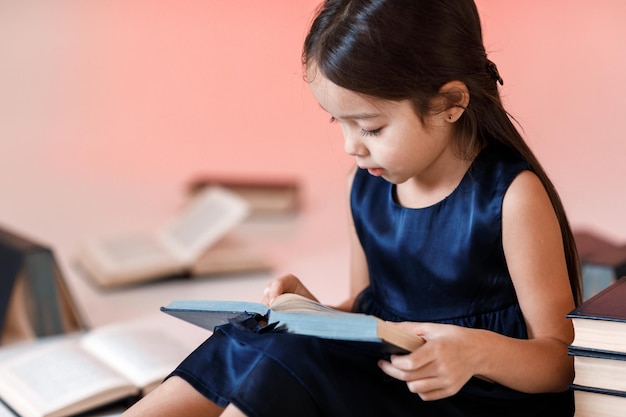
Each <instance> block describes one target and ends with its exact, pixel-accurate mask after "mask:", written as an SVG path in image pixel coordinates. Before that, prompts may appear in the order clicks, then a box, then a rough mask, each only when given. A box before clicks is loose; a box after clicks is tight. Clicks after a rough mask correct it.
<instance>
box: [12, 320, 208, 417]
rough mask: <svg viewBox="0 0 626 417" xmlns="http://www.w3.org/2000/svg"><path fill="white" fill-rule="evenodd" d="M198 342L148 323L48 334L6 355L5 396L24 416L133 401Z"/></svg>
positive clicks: (58, 416) (53, 415) (53, 416)
mask: <svg viewBox="0 0 626 417" xmlns="http://www.w3.org/2000/svg"><path fill="white" fill-rule="evenodd" d="M192 339H193V338H192ZM195 346H196V341H195V340H189V341H188V340H181V338H178V337H175V336H174V335H173V334H172V333H167V332H166V331H165V330H164V329H159V328H158V327H157V324H156V323H149V324H146V323H143V322H130V323H124V324H112V325H108V326H104V327H101V328H97V329H94V330H91V331H89V332H87V333H81V334H74V335H72V337H70V336H65V337H61V338H53V339H52V340H45V339H44V340H41V341H39V342H36V343H32V344H26V345H24V346H21V347H20V350H19V351H16V353H14V354H13V355H9V356H8V357H3V358H2V360H1V361H0V398H1V399H2V400H3V401H4V402H5V403H6V404H8V405H9V406H10V407H11V408H12V409H13V410H15V412H17V413H18V414H19V415H20V416H22V417H64V416H70V415H74V414H77V413H81V412H84V411H89V410H93V409H96V408H98V407H101V406H103V405H107V404H112V403H116V402H118V401H121V400H125V399H130V400H129V402H132V399H136V398H139V396H141V395H143V394H145V393H147V392H149V391H151V390H152V389H153V388H155V387H156V386H157V385H158V384H159V383H160V382H161V381H162V379H163V378H164V377H165V376H167V375H168V374H169V373H170V372H171V371H172V370H173V369H174V368H175V367H176V365H178V363H180V361H182V360H183V359H184V358H185V357H186V356H187V355H188V354H189V352H191V351H192V350H193V348H194V347H195Z"/></svg>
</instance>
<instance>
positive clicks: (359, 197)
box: [172, 145, 573, 417]
mask: <svg viewBox="0 0 626 417" xmlns="http://www.w3.org/2000/svg"><path fill="white" fill-rule="evenodd" d="M525 169H528V164H527V162H526V161H525V160H524V159H523V158H521V157H520V156H519V155H517V154H514V153H512V152H510V151H508V150H506V149H504V148H503V147H501V146H499V145H490V146H489V147H487V148H485V149H484V150H483V151H482V152H481V153H480V154H479V156H478V157H477V158H476V159H475V161H474V162H473V164H472V166H471V167H470V169H469V170H468V172H467V173H466V175H465V176H464V178H463V179H462V181H461V183H460V184H459V186H458V187H457V188H456V190H455V191H454V192H453V193H452V194H450V195H449V196H448V197H447V198H445V199H444V200H443V201H441V202H439V203H437V204H435V205H433V206H430V207H426V208H420V209H409V208H405V207H402V206H400V205H398V204H397V203H396V200H395V198H394V189H395V188H394V186H393V185H392V184H390V183H388V182H386V181H385V180H384V179H381V178H376V177H372V176H370V175H369V174H368V173H367V172H366V171H363V170H358V171H357V173H356V176H355V179H354V183H353V186H352V192H351V197H350V198H351V207H352V215H353V219H354V224H355V227H356V230H357V234H358V236H359V239H360V242H361V244H362V246H363V249H364V250H365V253H366V256H367V259H368V267H369V275H370V281H371V284H370V286H369V287H368V288H367V289H365V290H364V291H363V292H362V293H361V294H360V296H359V297H358V299H357V302H356V304H355V311H359V312H364V313H369V314H374V315H376V316H379V317H381V318H383V319H385V320H392V321H429V322H438V323H451V324H456V325H461V326H466V327H473V328H481V329H488V330H492V331H494V332H498V333H501V334H504V335H507V336H510V337H515V338H521V339H525V338H527V331H526V327H525V324H524V318H523V317H522V313H521V311H520V307H519V304H518V300H517V297H516V294H515V290H514V288H513V284H512V281H511V278H510V276H509V273H508V269H507V266H506V261H505V258H504V253H503V248H502V221H501V218H502V201H503V197H504V194H505V192H506V190H507V188H508V187H509V185H510V184H511V182H512V181H513V179H514V178H515V177H516V176H517V175H518V174H519V173H520V172H521V171H523V170H525ZM381 357H383V354H381V353H380V352H379V350H378V349H376V347H375V346H373V345H370V344H368V343H358V342H339V341H332V340H325V339H319V338H313V337H306V336H300V335H293V334H289V333H283V332H265V333H257V332H254V331H252V330H248V329H246V328H244V327H243V326H240V325H237V324H236V323H235V324H228V325H225V326H220V327H218V328H216V330H215V332H214V333H213V335H212V336H211V337H210V338H209V339H208V340H207V341H206V342H205V343H204V344H202V345H201V346H199V347H198V349H196V351H194V352H193V353H192V354H191V355H189V357H188V358H187V359H186V360H185V361H183V362H182V363H181V364H180V365H179V367H178V368H177V369H176V370H175V371H174V372H173V373H172V375H178V376H180V377H182V378H183V379H185V380H186V381H187V382H189V383H190V384H191V385H192V386H193V387H194V388H195V389H196V390H198V391H199V392H200V393H202V394H203V395H204V396H206V397H207V398H209V399H210V400H212V401H213V402H215V403H216V404H218V405H220V406H226V405H227V404H229V403H231V402H232V403H233V404H235V405H236V406H237V407H238V408H239V409H241V410H242V411H243V412H244V413H246V414H247V415H249V416H254V417H265V416H268V417H269V416H272V417H280V416H285V417H286V416H290V417H291V416H299V417H307V416H377V417H378V416H420V417H429V416H433V417H434V416H437V417H440V416H447V417H457V416H458V417H490V416H494V417H495V416H498V417H500V416H520V417H531V416H537V417H539V416H541V417H543V416H545V417H548V416H549V417H566V416H568V417H570V416H572V415H573V397H572V394H571V392H564V393H557V394H534V395H530V394H524V393H521V392H518V391H514V390H511V389H508V388H506V387H504V386H501V385H498V384H493V383H488V382H485V381H481V380H478V379H475V378H474V379H472V380H470V381H469V382H468V383H467V384H466V385H465V386H464V387H463V388H462V389H461V391H460V392H459V393H458V394H456V395H454V396H452V397H449V398H446V399H442V400H438V401H422V400H421V399H420V397H419V396H418V395H416V394H413V393H411V392H410V391H409V390H408V389H407V387H406V384H405V383H403V382H401V381H397V380H394V379H392V378H390V377H388V376H386V375H385V374H384V373H383V372H382V371H381V370H380V369H379V368H378V366H377V361H378V360H379V359H380V358H381Z"/></svg>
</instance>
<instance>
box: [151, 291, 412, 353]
mask: <svg viewBox="0 0 626 417" xmlns="http://www.w3.org/2000/svg"><path fill="white" fill-rule="evenodd" d="M161 311H163V312H165V313H167V314H170V315H172V316H174V317H177V318H179V319H182V320H185V321H188V322H190V323H193V324H196V325H198V326H200V327H204V328H205V329H209V330H213V329H214V328H215V326H219V325H221V324H226V323H228V322H229V320H230V319H233V318H235V317H237V316H239V315H240V314H242V313H250V314H257V315H259V317H261V316H262V317H263V318H262V319H261V320H264V321H266V322H267V325H272V324H273V323H277V328H278V329H282V330H285V331H287V332H292V333H298V334H304V335H310V336H316V337H323V338H328V339H336V340H353V341H361V342H373V343H380V344H381V347H382V349H383V350H384V351H386V352H389V353H407V352H411V351H413V350H415V349H416V348H418V347H419V346H421V345H422V344H424V339H423V338H422V337H420V336H417V335H414V334H411V333H408V332H406V331H404V330H402V329H400V328H399V327H397V326H395V325H393V324H391V323H388V322H385V321H383V320H381V319H379V318H377V317H374V316H369V315H365V314H359V313H347V312H343V311H339V310H335V309H333V308H330V307H327V306H324V305H322V304H320V303H318V302H316V301H313V300H310V299H308V298H305V297H301V296H299V295H296V294H282V295H280V296H278V297H276V299H275V300H274V302H273V303H272V305H271V306H270V307H269V308H268V307H267V306H265V305H263V304H260V303H250V302H245V301H206V300H182V301H172V302H171V303H170V304H168V305H167V306H166V307H161Z"/></svg>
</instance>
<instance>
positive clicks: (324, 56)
mask: <svg viewBox="0 0 626 417" xmlns="http://www.w3.org/2000/svg"><path fill="white" fill-rule="evenodd" d="M302 63H303V65H304V66H305V69H306V68H309V67H310V66H311V64H314V65H315V66H316V67H317V69H318V70H319V71H321V72H322V74H323V75H324V76H325V77H326V78H328V79H329V80H330V81H332V82H333V83H334V84H336V85H339V86H341V87H343V88H346V89H348V90H351V91H355V92H358V93H362V94H364V95H367V96H370V97H375V98H380V99H386V100H397V101H399V100H410V101H411V102H412V103H413V106H414V107H415V110H416V113H417V115H418V116H419V117H420V118H422V120H423V119H424V115H427V114H429V113H430V112H432V111H435V109H434V108H433V107H432V106H433V104H432V103H433V102H434V100H433V99H434V98H435V97H438V96H440V93H439V91H440V89H441V87H442V86H444V85H445V84H446V83H448V82H450V81H454V80H456V81H461V82H463V83H464V84H465V85H466V86H467V89H468V91H469V94H470V102H469V105H468V106H467V108H466V109H465V111H464V112H463V114H462V116H461V118H460V119H459V120H458V122H457V123H455V129H456V131H455V136H456V138H457V141H456V148H455V150H456V151H457V152H458V153H459V155H460V156H461V157H465V158H473V157H474V156H475V155H476V154H477V152H478V151H479V150H480V149H482V148H483V147H484V146H486V145H487V144H489V143H495V142H498V143H501V144H504V145H505V146H507V147H509V148H511V149H514V150H516V151H517V152H519V153H520V154H521V155H522V156H523V157H524V158H526V160H527V161H528V162H529V164H530V167H531V169H532V171H533V172H535V174H536V175H537V176H538V177H539V179H540V180H541V182H542V183H543V185H544V187H545V189H546V191H547V193H548V195H549V197H550V200H551V202H552V206H553V207H554V210H555V212H556V215H557V217H558V220H559V223H560V226H561V234H562V237H563V245H564V249H565V257H566V262H567V268H568V274H569V280H570V285H571V288H572V294H573V296H574V300H575V302H576V304H579V303H580V301H581V288H580V287H581V284H580V263H579V259H578V253H577V250H576V244H575V242H574V237H573V234H572V231H571V229H570V226H569V222H568V221H567V216H566V214H565V210H564V208H563V204H562V203H561V199H560V198H559V195H558V193H557V192H556V189H555V187H554V185H553V184H552V182H551V181H550V179H549V178H548V176H547V174H546V172H545V170H544V169H543V168H542V166H541V164H540V163H539V161H538V160H537V158H536V157H535V155H534V154H533V152H532V151H531V150H530V148H529V147H528V145H527V144H526V142H525V141H524V139H523V138H522V136H521V134H520V133H519V131H518V130H517V129H516V127H515V125H514V124H513V122H512V120H511V117H510V115H509V114H508V113H507V112H506V110H505V109H504V107H503V105H502V101H501V99H500V94H499V92H498V86H497V84H498V83H500V84H502V79H501V78H500V74H499V73H498V70H497V67H496V66H495V64H493V63H492V62H491V61H490V60H489V59H488V58H487V54H486V52H485V48H484V45H483V38H482V29H481V23H480V18H479V15H478V10H477V9H476V5H475V4H474V2H473V0H326V1H325V2H324V3H323V4H322V5H321V6H320V8H319V10H318V11H317V14H316V16H315V19H314V20H313V23H312V24H311V28H310V30H309V33H308V35H307V37H306V40H305V42H304V48H303V53H302ZM447 103H448V106H454V105H456V104H455V100H454V98H453V97H449V98H448V100H447ZM441 110H443V109H439V111H441Z"/></svg>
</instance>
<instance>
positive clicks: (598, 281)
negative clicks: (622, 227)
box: [574, 230, 626, 300]
mask: <svg viewBox="0 0 626 417" xmlns="http://www.w3.org/2000/svg"><path fill="white" fill-rule="evenodd" d="M574 239H575V241H576V248H577V249H578V256H579V257H580V263H581V273H582V281H583V300H588V299H589V298H591V297H593V296H594V295H596V294H597V293H599V292H600V291H602V290H604V289H605V288H607V287H608V286H610V285H611V284H613V283H614V282H615V281H616V280H617V278H619V277H621V276H623V275H626V245H620V244H616V243H613V242H611V241H609V240H608V239H606V238H604V237H602V236H601V235H599V234H597V233H594V232H590V231H586V230H580V231H576V232H575V233H574Z"/></svg>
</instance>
